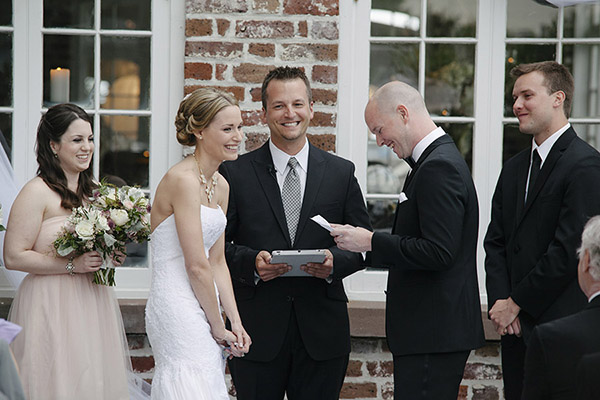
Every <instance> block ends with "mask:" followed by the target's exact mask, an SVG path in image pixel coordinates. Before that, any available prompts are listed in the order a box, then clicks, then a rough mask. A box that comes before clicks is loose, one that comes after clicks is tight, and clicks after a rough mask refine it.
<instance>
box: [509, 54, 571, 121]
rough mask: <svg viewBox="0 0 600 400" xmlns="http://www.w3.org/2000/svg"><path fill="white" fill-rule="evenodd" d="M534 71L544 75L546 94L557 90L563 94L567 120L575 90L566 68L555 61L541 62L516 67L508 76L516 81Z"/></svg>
mask: <svg viewBox="0 0 600 400" xmlns="http://www.w3.org/2000/svg"><path fill="white" fill-rule="evenodd" d="M535 71H538V72H540V73H541V74H542V75H544V85H545V86H546V88H548V94H552V93H555V92H558V91H559V90H560V91H562V92H563V93H564V94H565V101H564V102H563V111H564V112H565V116H566V117H567V118H569V117H570V116H571V105H572V103H573V92H574V90H575V89H574V88H575V84H574V83H573V75H571V73H570V72H569V70H568V69H567V67H565V66H564V65H562V64H559V63H557V62H556V61H542V62H537V63H531V64H521V65H517V66H516V67H514V68H513V69H512V70H511V71H510V76H511V77H512V78H513V79H514V80H515V81H516V80H517V79H518V78H519V77H520V76H523V75H525V74H529V73H531V72H535Z"/></svg>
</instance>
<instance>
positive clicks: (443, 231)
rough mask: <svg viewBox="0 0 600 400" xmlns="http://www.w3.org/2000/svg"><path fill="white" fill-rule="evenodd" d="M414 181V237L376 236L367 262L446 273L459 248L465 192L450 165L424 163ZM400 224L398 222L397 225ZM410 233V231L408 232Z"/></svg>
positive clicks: (461, 178)
mask: <svg viewBox="0 0 600 400" xmlns="http://www.w3.org/2000/svg"><path fill="white" fill-rule="evenodd" d="M417 173H418V175H415V177H414V181H413V182H414V185H415V191H414V193H415V196H416V198H415V199H413V200H411V199H409V200H407V201H417V202H418V203H417V205H416V207H417V214H418V218H417V219H418V225H419V226H418V227H414V228H416V229H415V232H419V234H418V235H415V236H412V235H400V234H388V233H383V232H376V233H374V234H373V239H372V241H371V244H372V252H371V262H372V263H373V265H381V264H383V265H389V266H390V267H400V268H403V269H413V270H431V271H443V270H447V269H449V268H450V267H451V266H452V265H453V263H452V261H453V260H454V258H455V256H456V254H457V253H458V250H459V248H460V246H461V238H462V237H463V235H462V229H463V221H464V216H465V212H466V204H467V202H468V190H467V187H466V185H465V182H464V180H463V177H462V176H461V174H460V172H459V170H458V169H457V167H456V166H455V165H453V164H452V163H451V162H448V161H446V160H444V159H435V160H431V161H428V162H425V163H424V164H423V165H421V166H420V167H419V169H418V171H417ZM400 223H401V222H400ZM411 229H413V228H411Z"/></svg>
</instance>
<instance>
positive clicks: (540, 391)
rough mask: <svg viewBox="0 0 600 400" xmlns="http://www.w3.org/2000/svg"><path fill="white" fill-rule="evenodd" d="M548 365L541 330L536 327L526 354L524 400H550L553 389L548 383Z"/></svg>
mask: <svg viewBox="0 0 600 400" xmlns="http://www.w3.org/2000/svg"><path fill="white" fill-rule="evenodd" d="M547 367H548V363H547V360H546V354H545V351H544V347H543V344H542V339H541V338H540V329H539V327H535V329H534V330H533V333H532V334H531V339H530V340H529V343H528V345H527V353H526V354H525V377H524V380H523V394H522V397H521V398H522V399H525V400H538V399H539V400H543V399H548V398H550V390H549V388H550V387H552V385H551V384H550V382H548V370H547Z"/></svg>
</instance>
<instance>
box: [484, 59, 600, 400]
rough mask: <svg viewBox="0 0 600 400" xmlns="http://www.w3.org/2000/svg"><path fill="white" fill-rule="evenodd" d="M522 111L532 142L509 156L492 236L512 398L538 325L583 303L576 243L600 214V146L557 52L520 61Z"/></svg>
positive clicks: (492, 298) (490, 269)
mask: <svg viewBox="0 0 600 400" xmlns="http://www.w3.org/2000/svg"><path fill="white" fill-rule="evenodd" d="M511 75H512V76H513V78H515V79H516V81H515V83H514V87H513V92H512V94H513V100H514V104H513V113H514V114H515V116H516V117H517V118H518V119H519V130H520V131H521V132H522V133H525V134H527V135H532V141H531V147H529V148H527V149H525V150H523V151H522V152H520V153H519V154H517V155H516V156H514V157H513V158H511V159H510V160H508V161H507V162H506V163H505V164H504V167H503V168H502V172H501V174H500V178H499V179H498V184H497V186H496V191H495V193H494V196H493V198H492V219H491V222H490V225H489V227H488V231H487V234H486V237H485V242H484V247H485V251H486V260H485V268H486V273H487V278H486V279H487V281H486V284H487V294H488V304H489V315H490V318H491V320H492V322H493V323H494V326H495V328H496V330H497V331H498V333H499V334H501V335H502V339H501V346H502V371H503V376H504V390H505V396H506V399H507V400H517V399H519V400H520V399H521V392H522V388H523V365H524V358H525V351H526V347H527V341H528V340H529V337H530V335H531V332H532V330H533V328H534V327H535V326H536V325H538V324H540V323H542V322H547V321H552V320H554V319H557V318H560V317H564V316H567V315H570V314H573V313H576V312H577V311H579V310H581V309H582V308H583V307H584V306H585V304H586V298H585V296H584V295H583V293H582V292H581V290H580V289H579V286H578V285H577V257H576V249H577V246H578V245H579V241H580V237H581V232H582V230H583V225H584V224H585V222H586V221H587V220H588V219H589V218H590V217H591V216H593V215H596V214H600V201H598V199H600V154H598V152H597V151H596V150H595V149H594V148H593V147H591V146H590V145H588V144H587V143H585V142H584V141H583V140H581V139H580V138H579V137H578V136H577V134H576V133H575V130H574V129H573V127H572V126H571V124H570V123H569V121H568V117H569V114H570V112H571V102H572V100H573V77H572V76H571V74H570V73H569V71H568V70H567V69H566V68H565V67H564V66H563V65H560V64H558V63H556V62H554V61H544V62H540V63H534V64H522V65H519V66H517V67H515V68H514V69H513V70H512V71H511Z"/></svg>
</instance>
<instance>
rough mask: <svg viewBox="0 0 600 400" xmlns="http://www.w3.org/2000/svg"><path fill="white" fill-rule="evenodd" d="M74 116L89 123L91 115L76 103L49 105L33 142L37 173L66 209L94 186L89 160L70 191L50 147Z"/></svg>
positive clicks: (81, 199)
mask: <svg viewBox="0 0 600 400" xmlns="http://www.w3.org/2000/svg"><path fill="white" fill-rule="evenodd" d="M77 119H81V120H84V121H86V122H88V123H89V124H90V125H92V118H90V116H89V115H88V114H87V113H86V112H85V111H84V110H83V109H82V108H80V107H78V106H76V105H75V104H68V103H65V104H57V105H55V106H53V107H50V108H49V109H48V111H47V112H46V114H44V115H43V116H42V119H41V120H40V124H39V125H38V130H37V139H36V144H35V149H36V154H37V162H38V170H37V175H38V176H39V177H40V178H42V179H43V180H44V182H46V184H47V185H48V186H49V187H50V189H52V190H54V191H55V192H56V193H58V194H59V195H60V198H61V203H60V205H61V206H62V207H63V208H66V209H72V208H74V207H79V206H80V205H81V204H82V201H83V199H87V198H89V197H91V196H92V191H93V190H94V189H95V188H96V186H97V185H96V184H95V183H94V180H93V177H94V176H93V170H92V168H93V167H92V165H93V163H92V162H90V166H89V168H88V169H86V170H85V171H83V172H81V173H80V174H79V182H78V185H77V193H75V192H73V191H72V190H70V189H69V187H68V184H67V178H66V176H65V173H64V171H63V169H62V167H61V166H60V162H59V160H58V158H56V157H55V156H54V152H53V151H52V148H51V147H50V142H54V143H60V140H61V138H62V136H63V135H64V133H65V132H66V131H67V129H68V128H69V126H70V125H71V123H72V122H73V121H75V120H77Z"/></svg>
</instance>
